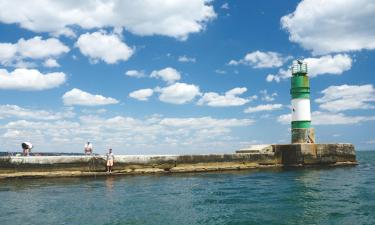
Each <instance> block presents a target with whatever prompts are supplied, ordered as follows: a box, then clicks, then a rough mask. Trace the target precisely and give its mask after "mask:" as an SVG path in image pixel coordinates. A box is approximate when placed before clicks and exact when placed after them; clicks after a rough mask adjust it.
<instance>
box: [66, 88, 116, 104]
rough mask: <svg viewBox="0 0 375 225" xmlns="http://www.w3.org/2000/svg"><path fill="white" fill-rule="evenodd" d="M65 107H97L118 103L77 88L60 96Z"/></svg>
mask: <svg viewBox="0 0 375 225" xmlns="http://www.w3.org/2000/svg"><path fill="white" fill-rule="evenodd" d="M62 99H63V102H64V104H65V105H82V106H98V105H110V104H117V103H119V101H118V100H116V99H114V98H110V97H104V96H102V95H94V94H90V93H88V92H85V91H82V90H80V89H77V88H73V89H72V90H70V91H68V92H66V93H65V94H64V95H63V96H62Z"/></svg>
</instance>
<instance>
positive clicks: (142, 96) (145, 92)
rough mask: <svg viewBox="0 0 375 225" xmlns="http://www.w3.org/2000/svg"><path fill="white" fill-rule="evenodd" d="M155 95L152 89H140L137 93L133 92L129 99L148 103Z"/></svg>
mask: <svg viewBox="0 0 375 225" xmlns="http://www.w3.org/2000/svg"><path fill="white" fill-rule="evenodd" d="M153 94H154V90H152V89H150V88H146V89H139V90H136V91H133V92H131V93H130V94H129V97H131V98H135V99H137V100H140V101H147V100H148V98H149V97H151V96H152V95H153Z"/></svg>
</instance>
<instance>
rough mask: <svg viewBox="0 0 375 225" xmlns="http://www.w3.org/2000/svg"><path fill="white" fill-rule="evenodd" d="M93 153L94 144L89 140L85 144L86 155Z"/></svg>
mask: <svg viewBox="0 0 375 225" xmlns="http://www.w3.org/2000/svg"><path fill="white" fill-rule="evenodd" d="M91 154H92V144H91V143H90V142H89V141H88V142H87V143H86V144H85V155H91Z"/></svg>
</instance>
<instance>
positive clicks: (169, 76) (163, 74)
mask: <svg viewBox="0 0 375 225" xmlns="http://www.w3.org/2000/svg"><path fill="white" fill-rule="evenodd" d="M150 77H153V78H161V79H162V80H164V81H165V82H167V83H168V84H172V83H174V82H176V81H178V80H180V79H181V74H180V72H178V71H177V70H176V69H174V68H172V67H166V68H164V69H162V70H154V71H152V73H151V75H150Z"/></svg>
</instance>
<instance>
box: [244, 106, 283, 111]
mask: <svg viewBox="0 0 375 225" xmlns="http://www.w3.org/2000/svg"><path fill="white" fill-rule="evenodd" d="M282 107H283V105H282V104H265V105H257V106H255V107H248V108H247V109H245V110H244V113H255V112H262V111H274V110H279V109H281V108H282Z"/></svg>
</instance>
